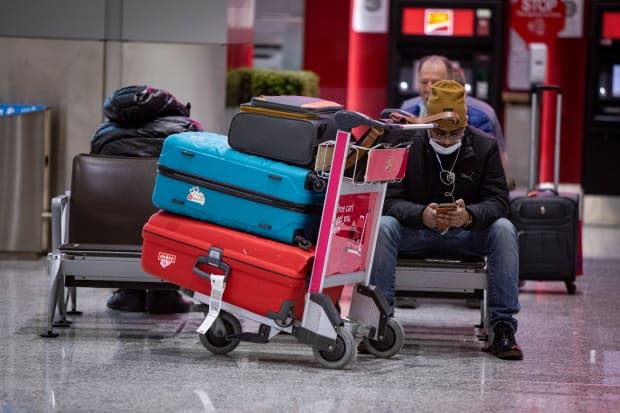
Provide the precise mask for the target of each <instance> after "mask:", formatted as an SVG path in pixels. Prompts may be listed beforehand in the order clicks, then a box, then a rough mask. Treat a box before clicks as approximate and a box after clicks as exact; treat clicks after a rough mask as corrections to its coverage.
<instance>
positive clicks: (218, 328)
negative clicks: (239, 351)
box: [198, 311, 241, 354]
mask: <svg viewBox="0 0 620 413" xmlns="http://www.w3.org/2000/svg"><path fill="white" fill-rule="evenodd" d="M240 333H241V324H240V323H239V320H237V318H236V317H235V316H234V315H232V314H229V313H227V312H225V311H222V312H221V313H220V315H219V316H218V318H217V319H216V320H215V322H214V323H213V325H212V326H211V328H210V329H209V330H207V332H206V333H205V334H198V337H200V342H201V343H202V345H203V346H205V347H206V349H207V350H209V351H210V352H211V353H213V354H226V353H229V352H231V351H233V350H234V349H235V348H236V347H237V346H238V345H239V340H238V339H232V340H229V339H227V338H226V336H230V335H235V334H240Z"/></svg>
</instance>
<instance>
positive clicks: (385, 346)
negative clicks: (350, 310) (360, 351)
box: [364, 317, 405, 358]
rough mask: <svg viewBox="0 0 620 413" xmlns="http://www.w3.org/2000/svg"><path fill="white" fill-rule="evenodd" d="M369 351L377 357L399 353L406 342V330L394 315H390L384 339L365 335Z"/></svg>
mask: <svg viewBox="0 0 620 413" xmlns="http://www.w3.org/2000/svg"><path fill="white" fill-rule="evenodd" d="M364 344H365V345H366V348H367V349H368V352H369V353H370V354H372V355H374V356H376V357H381V358H390V357H392V356H394V355H395V354H397V353H398V352H399V351H400V350H401V349H402V348H403V345H404V344H405V330H404V329H403V326H402V325H401V324H400V323H399V322H398V321H397V320H396V319H394V317H390V318H389V319H388V322H387V326H386V329H385V336H384V337H383V340H373V339H371V338H368V336H365V337H364Z"/></svg>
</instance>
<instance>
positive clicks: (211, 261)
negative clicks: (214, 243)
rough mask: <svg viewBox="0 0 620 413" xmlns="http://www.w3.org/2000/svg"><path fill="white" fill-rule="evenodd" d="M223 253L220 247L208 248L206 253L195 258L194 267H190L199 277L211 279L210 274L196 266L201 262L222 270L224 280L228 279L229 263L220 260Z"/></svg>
mask: <svg viewBox="0 0 620 413" xmlns="http://www.w3.org/2000/svg"><path fill="white" fill-rule="evenodd" d="M223 255H224V251H222V249H220V248H217V247H211V248H209V251H207V255H201V256H199V257H198V258H196V262H195V263H194V268H192V272H193V273H194V274H196V275H197V276H199V277H202V278H206V279H207V280H211V274H209V273H207V272H205V271H203V270H201V269H200V268H198V266H199V265H201V264H205V265H210V266H212V267H215V268H218V269H220V270H222V271H224V282H226V281H228V277H229V276H230V265H228V264H226V263H225V262H224V261H222V257H223Z"/></svg>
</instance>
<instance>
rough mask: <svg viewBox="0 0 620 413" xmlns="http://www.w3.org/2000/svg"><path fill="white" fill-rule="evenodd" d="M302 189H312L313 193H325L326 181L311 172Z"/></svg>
mask: <svg viewBox="0 0 620 413" xmlns="http://www.w3.org/2000/svg"><path fill="white" fill-rule="evenodd" d="M304 188H306V189H312V190H313V191H314V192H325V189H326V188H327V181H326V180H325V179H323V178H321V177H320V176H318V175H317V174H316V173H315V172H314V171H311V172H310V173H309V174H308V175H307V176H306V182H305V184H304Z"/></svg>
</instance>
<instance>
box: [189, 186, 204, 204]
mask: <svg viewBox="0 0 620 413" xmlns="http://www.w3.org/2000/svg"><path fill="white" fill-rule="evenodd" d="M187 200H188V201H189V202H195V203H197V204H200V205H201V206H203V205H204V204H205V194H203V193H202V192H200V188H199V187H197V186H192V187H191V188H190V189H189V194H187Z"/></svg>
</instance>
